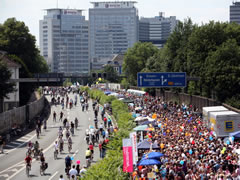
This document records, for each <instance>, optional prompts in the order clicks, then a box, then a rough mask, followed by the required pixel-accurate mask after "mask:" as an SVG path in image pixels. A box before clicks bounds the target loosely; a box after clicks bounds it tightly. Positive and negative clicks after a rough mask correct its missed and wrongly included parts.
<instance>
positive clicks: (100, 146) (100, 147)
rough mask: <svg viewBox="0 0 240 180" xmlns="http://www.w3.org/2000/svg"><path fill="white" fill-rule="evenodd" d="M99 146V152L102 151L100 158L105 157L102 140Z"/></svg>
mask: <svg viewBox="0 0 240 180" xmlns="http://www.w3.org/2000/svg"><path fill="white" fill-rule="evenodd" d="M98 148H99V152H100V158H103V153H102V152H103V151H102V142H100V143H99V145H98Z"/></svg>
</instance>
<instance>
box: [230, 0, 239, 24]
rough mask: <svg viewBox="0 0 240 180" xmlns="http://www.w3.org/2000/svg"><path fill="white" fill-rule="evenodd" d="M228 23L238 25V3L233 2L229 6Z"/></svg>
mask: <svg viewBox="0 0 240 180" xmlns="http://www.w3.org/2000/svg"><path fill="white" fill-rule="evenodd" d="M229 17H230V22H236V23H238V24H240V2H233V4H232V5H231V6H230V16H229Z"/></svg>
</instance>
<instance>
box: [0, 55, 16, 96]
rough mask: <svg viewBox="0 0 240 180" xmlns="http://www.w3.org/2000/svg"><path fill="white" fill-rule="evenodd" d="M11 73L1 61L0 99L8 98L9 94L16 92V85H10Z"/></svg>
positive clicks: (0, 60)
mask: <svg viewBox="0 0 240 180" xmlns="http://www.w3.org/2000/svg"><path fill="white" fill-rule="evenodd" d="M10 78H11V71H10V70H9V69H8V68H7V65H6V64H5V63H3V61H2V59H0V99H3V98H8V96H7V94H9V93H11V92H13V91H15V87H14V86H15V83H10V82H9V80H10Z"/></svg>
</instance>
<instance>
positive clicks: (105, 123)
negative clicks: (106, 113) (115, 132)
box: [103, 117, 107, 128]
mask: <svg viewBox="0 0 240 180" xmlns="http://www.w3.org/2000/svg"><path fill="white" fill-rule="evenodd" d="M103 121H104V127H105V128H107V118H106V117H105V118H104V119H103Z"/></svg>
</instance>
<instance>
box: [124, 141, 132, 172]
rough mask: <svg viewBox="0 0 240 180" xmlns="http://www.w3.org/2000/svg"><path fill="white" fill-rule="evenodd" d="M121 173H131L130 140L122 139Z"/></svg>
mask: <svg viewBox="0 0 240 180" xmlns="http://www.w3.org/2000/svg"><path fill="white" fill-rule="evenodd" d="M122 142H123V171H124V172H133V157H132V145H131V144H132V143H131V139H123V140H122Z"/></svg>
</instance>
